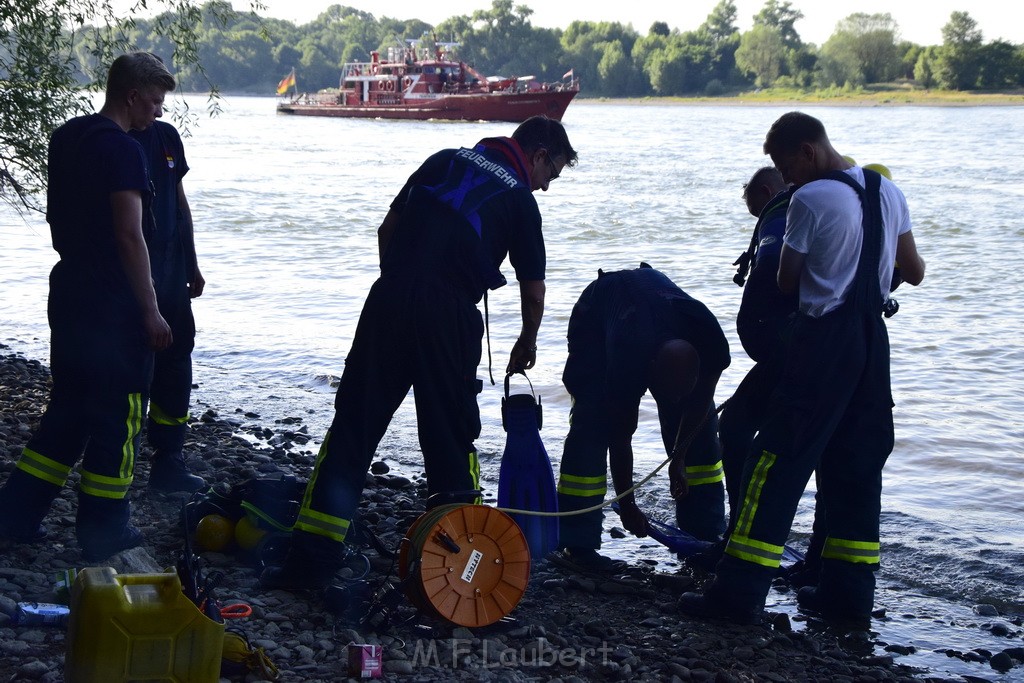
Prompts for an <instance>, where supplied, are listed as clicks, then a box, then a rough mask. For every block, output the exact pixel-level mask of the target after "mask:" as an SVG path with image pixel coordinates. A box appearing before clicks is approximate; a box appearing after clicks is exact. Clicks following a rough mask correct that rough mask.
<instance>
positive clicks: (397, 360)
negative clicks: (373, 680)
mask: <svg viewBox="0 0 1024 683" xmlns="http://www.w3.org/2000/svg"><path fill="white" fill-rule="evenodd" d="M575 164H576V151H575V150H574V149H573V148H572V146H571V145H570V143H569V138H568V136H567V135H566V133H565V129H564V128H563V127H562V125H561V124H560V123H559V122H557V121H554V120H552V119H548V118H547V117H540V116H538V117H533V118H531V119H528V120H527V121H525V122H524V123H522V124H521V125H520V126H519V127H518V128H517V129H516V131H515V132H514V133H513V134H512V136H511V137H499V138H487V139H484V140H481V141H480V142H479V143H477V144H476V145H475V146H473V147H472V148H465V147H464V148H461V149H447V150H443V151H441V152H438V153H436V154H434V155H433V156H431V157H430V158H428V159H427V160H426V161H425V162H424V163H423V164H422V165H421V166H420V167H419V169H417V170H416V171H415V172H414V173H413V174H412V176H410V177H409V180H408V181H407V182H406V184H405V186H404V187H403V188H402V190H401V192H399V193H398V195H397V197H395V199H394V201H392V203H391V209H390V211H388V214H387V216H386V217H385V218H384V222H383V223H382V224H381V226H380V229H379V230H378V233H377V234H378V244H379V249H380V257H381V276H380V278H379V279H378V280H377V282H376V283H374V285H373V287H372V288H371V290H370V293H369V296H368V297H367V300H366V303H365V305H364V307H363V312H362V315H361V316H360V319H359V324H358V327H357V329H356V334H355V339H354V340H353V342H352V350H351V351H350V352H349V355H348V358H347V359H346V362H345V372H344V373H343V374H342V377H341V382H340V384H339V386H338V393H337V396H336V397H335V415H334V421H333V422H332V424H331V428H330V430H329V431H328V433H327V436H326V437H325V439H324V442H323V446H322V447H321V449H320V454H319V456H318V457H317V461H316V466H315V468H314V470H313V474H312V477H311V478H310V483H309V486H308V487H307V489H306V495H305V497H304V500H303V502H302V507H301V509H300V511H299V517H298V520H297V522H296V524H295V531H294V533H293V535H292V545H291V548H290V549H289V552H288V555H287V557H286V558H285V560H284V564H283V565H282V566H281V567H270V568H268V569H266V570H265V571H264V573H263V575H262V576H261V578H260V584H261V585H262V586H263V587H264V588H281V589H308V588H318V587H322V586H325V585H327V583H329V581H330V580H331V578H332V577H333V576H334V574H335V572H336V571H337V570H338V569H339V568H340V566H341V564H342V562H343V559H344V555H345V550H344V545H343V541H344V539H345V536H346V534H347V532H348V530H349V526H350V523H351V520H352V517H353V515H354V514H355V511H356V506H357V504H358V503H359V498H360V495H361V492H362V488H363V483H364V481H365V477H366V471H367V469H368V468H369V466H370V461H371V459H372V457H373V454H374V451H375V450H376V448H377V444H378V443H379V441H380V439H381V438H382V437H383V435H384V432H385V431H386V430H387V427H388V424H389V423H390V421H391V417H392V416H393V415H394V413H395V411H396V410H397V409H398V407H399V405H400V404H401V403H402V401H403V400H404V399H405V397H406V395H407V394H408V392H409V389H410V387H411V388H412V389H413V393H414V396H415V400H416V416H417V423H418V429H419V439H420V447H421V449H422V451H423V459H424V466H425V470H426V475H427V483H428V491H429V493H430V494H431V495H434V494H437V493H447V494H460V495H451V496H449V497H448V499H446V501H445V502H460V501H461V502H474V501H475V500H476V499H477V490H478V489H479V481H480V476H479V474H480V468H479V462H478V460H477V454H476V448H475V446H474V445H473V442H474V440H475V439H476V438H477V437H478V436H479V434H480V411H479V408H478V406H477V402H476V395H477V394H478V393H479V392H480V389H481V386H482V383H481V382H480V380H478V379H477V378H476V369H477V365H478V364H479V362H480V356H481V338H482V336H483V332H484V325H483V321H482V318H481V315H480V312H479V311H478V310H477V303H478V302H479V301H480V299H481V298H482V297H483V296H484V294H485V292H486V291H487V290H488V289H497V288H499V287H501V286H502V285H504V284H506V282H505V278H504V276H503V275H502V274H501V272H500V270H499V268H500V266H501V264H502V262H503V261H504V260H505V257H506V256H508V257H509V259H510V261H511V263H512V267H513V268H514V269H515V274H516V279H517V280H518V281H519V295H520V300H521V310H522V329H521V332H520V334H519V338H518V339H517V340H516V342H515V344H514V346H513V347H512V352H511V356H510V358H509V361H508V371H513V370H522V369H528V368H532V367H533V365H534V363H535V362H536V355H537V330H538V328H539V326H540V322H541V318H542V317H543V314H544V293H545V286H544V271H545V262H546V257H545V251H544V238H543V234H542V232H541V216H540V210H539V208H538V206H537V202H536V200H535V199H534V197H533V192H535V191H536V190H544V191H547V189H548V186H549V185H550V183H551V181H552V180H554V179H555V178H557V177H558V176H559V174H560V173H561V171H562V169H563V168H565V167H566V166H574V165H575ZM467 492H468V493H467Z"/></svg>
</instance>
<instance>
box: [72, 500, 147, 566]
mask: <svg viewBox="0 0 1024 683" xmlns="http://www.w3.org/2000/svg"><path fill="white" fill-rule="evenodd" d="M130 516H131V504H130V503H129V502H128V499H126V498H124V499H120V500H115V499H112V498H99V497H97V496H89V495H86V494H84V493H81V492H80V493H79V494H78V517H77V518H76V520H75V531H76V533H77V535H78V545H79V547H81V549H82V557H83V558H84V559H85V560H86V562H99V561H101V560H105V559H107V558H108V557H110V556H111V555H116V554H117V553H119V552H121V551H122V550H128V549H129V548H135V547H136V546H139V545H141V544H142V541H143V537H142V532H141V531H139V530H138V529H136V528H135V527H133V526H132V525H130V524H129V523H128V519H129V517H130Z"/></svg>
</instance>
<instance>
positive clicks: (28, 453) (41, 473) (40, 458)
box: [17, 448, 71, 487]
mask: <svg viewBox="0 0 1024 683" xmlns="http://www.w3.org/2000/svg"><path fill="white" fill-rule="evenodd" d="M17 467H18V469H19V470H21V471H22V472H24V473H25V474H30V475H32V476H33V477H35V478H36V479H42V480H43V481H45V482H48V483H50V484H53V485H54V486H60V487H63V486H64V484H65V483H66V482H67V480H68V475H69V474H70V473H71V466H70V465H65V464H63V463H59V462H57V461H56V460H51V459H50V458H47V457H46V456H45V455H40V454H39V453H36V452H35V451H33V450H32V449H30V448H26V449H24V450H23V451H22V452H21V458H19V459H18V465H17Z"/></svg>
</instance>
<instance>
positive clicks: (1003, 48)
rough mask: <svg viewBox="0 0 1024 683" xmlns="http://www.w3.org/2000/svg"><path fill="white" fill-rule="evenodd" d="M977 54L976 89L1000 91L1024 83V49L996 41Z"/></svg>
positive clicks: (984, 46)
mask: <svg viewBox="0 0 1024 683" xmlns="http://www.w3.org/2000/svg"><path fill="white" fill-rule="evenodd" d="M978 52H979V54H978V64H979V69H978V87H980V88H986V89H995V90H1001V89H1004V88H1013V87H1016V86H1019V85H1020V84H1021V83H1024V49H1022V48H1021V47H1019V46H1016V45H1013V44H1011V43H1008V42H1006V41H1004V40H996V41H994V42H991V43H988V44H986V45H982V46H981V47H980V48H979V50H978Z"/></svg>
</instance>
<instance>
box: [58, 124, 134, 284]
mask: <svg viewBox="0 0 1024 683" xmlns="http://www.w3.org/2000/svg"><path fill="white" fill-rule="evenodd" d="M47 170H48V172H49V184H48V186H47V190H46V220H47V222H48V223H49V224H50V233H51V235H52V237H53V248H54V249H56V250H57V253H58V254H60V258H61V263H62V264H64V266H65V268H66V269H67V270H69V271H70V272H73V273H75V275H76V282H77V283H79V285H80V286H85V287H93V286H95V287H98V288H101V289H114V290H118V291H122V292H128V293H129V294H130V288H129V285H128V278H127V275H126V274H125V272H124V268H123V267H122V266H121V260H120V257H119V255H118V252H117V245H116V242H115V239H114V215H113V208H112V206H111V203H110V196H111V194H113V193H114V192H120V191H124V190H137V191H138V192H140V193H141V195H142V200H143V212H142V215H143V232H144V233H145V232H147V231H152V220H151V219H149V220H147V218H148V216H149V215H150V211H149V205H150V200H151V197H152V191H151V189H150V188H151V186H150V181H149V172H148V170H147V168H146V159H145V156H144V155H143V152H142V148H141V147H140V146H139V143H138V142H136V141H135V140H133V139H132V138H131V136H129V135H128V134H127V133H125V132H124V131H123V130H121V128H120V127H118V125H117V124H115V123H114V122H113V121H111V120H110V119H108V118H107V117H105V116H102V115H100V114H91V115H89V116H80V117H77V118H74V119H71V120H70V121H68V122H67V123H65V124H64V125H62V126H61V127H60V128H58V129H57V130H56V131H54V133H53V135H52V136H51V138H50V148H49V158H48V161H47Z"/></svg>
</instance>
